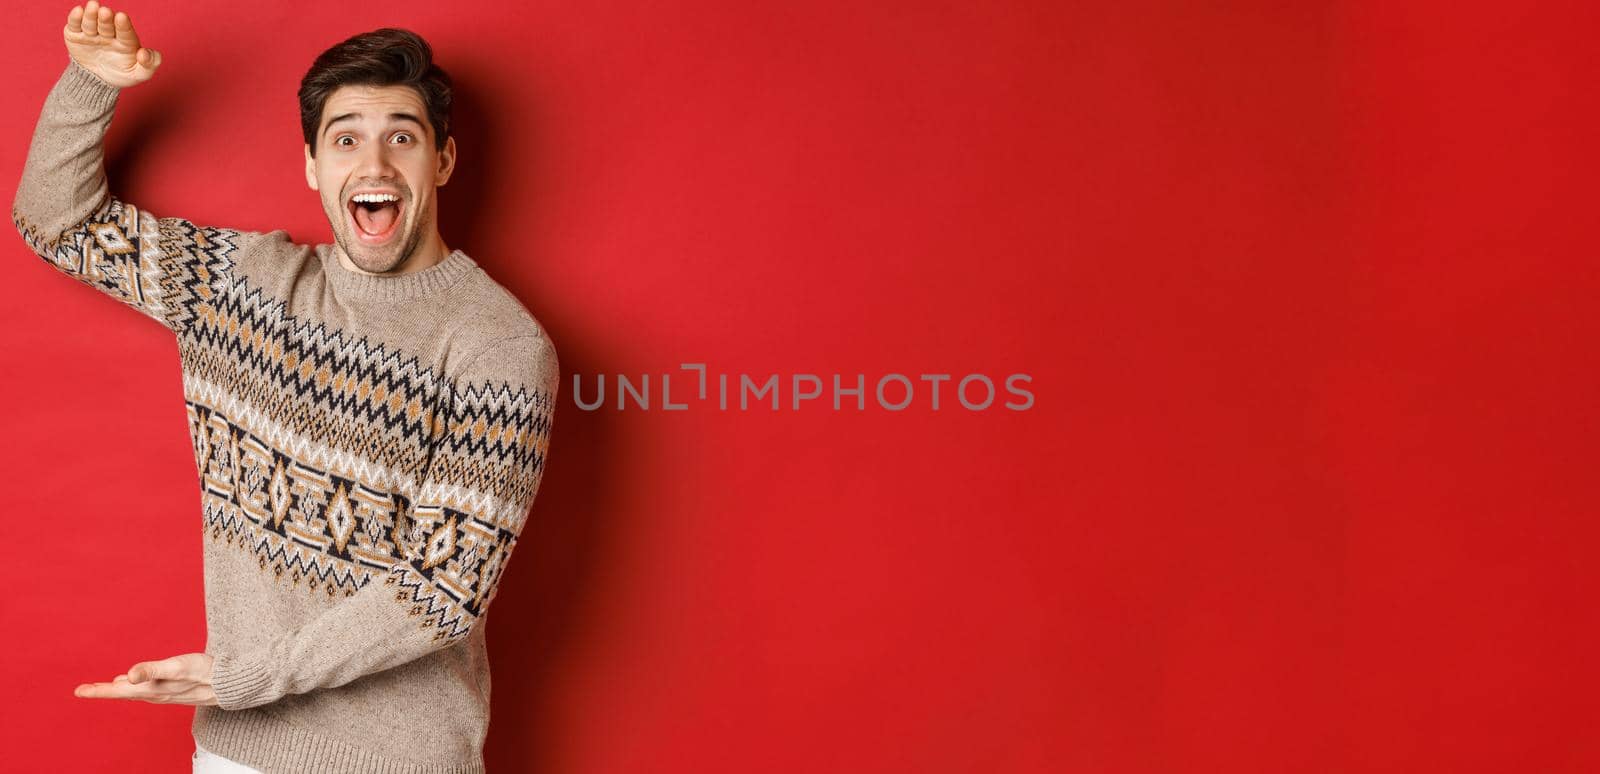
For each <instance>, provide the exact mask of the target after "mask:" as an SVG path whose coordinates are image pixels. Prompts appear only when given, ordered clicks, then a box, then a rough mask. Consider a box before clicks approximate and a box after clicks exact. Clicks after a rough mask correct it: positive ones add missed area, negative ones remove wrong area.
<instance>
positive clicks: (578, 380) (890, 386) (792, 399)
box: [572, 363, 1033, 411]
mask: <svg viewBox="0 0 1600 774" xmlns="http://www.w3.org/2000/svg"><path fill="white" fill-rule="evenodd" d="M679 367H680V369H681V370H684V371H694V372H697V375H698V379H697V380H696V381H697V384H695V385H693V387H692V389H694V392H693V393H692V394H693V395H694V397H682V396H686V395H690V394H691V393H690V392H689V391H687V390H685V391H683V392H680V402H677V403H674V402H673V399H672V376H673V375H672V374H671V373H663V374H648V373H645V374H639V375H638V376H637V379H634V378H630V377H629V376H628V375H627V374H615V375H614V376H615V378H614V379H613V380H612V388H611V395H612V396H614V399H615V403H614V406H615V408H616V409H617V410H618V411H623V410H627V409H628V408H629V405H628V404H629V402H630V401H632V403H633V408H634V409H635V410H642V411H649V410H651V402H650V395H651V392H650V381H651V380H650V377H651V376H659V377H660V379H658V380H657V382H656V383H657V384H658V385H659V387H660V402H659V403H658V404H656V405H657V410H659V411H687V410H689V408H690V407H691V406H706V407H708V408H709V406H710V405H711V404H710V401H711V399H712V397H715V399H716V406H717V410H718V411H727V410H729V405H730V403H736V404H737V406H738V410H740V411H748V410H749V409H750V406H752V405H754V406H756V407H757V408H760V407H761V405H763V404H770V405H771V407H772V410H773V411H778V410H780V408H788V409H789V410H791V411H800V410H801V407H802V405H804V404H805V403H807V402H808V401H817V400H819V399H821V398H822V397H823V394H824V392H826V390H825V388H824V386H823V385H824V382H823V380H822V377H820V376H818V375H816V374H807V373H797V374H792V375H790V378H788V379H787V380H785V379H783V378H781V377H780V375H779V374H766V375H765V378H762V379H759V380H758V379H757V378H754V377H752V376H750V375H749V374H742V373H741V374H726V373H719V374H715V375H714V376H715V377H716V385H715V389H714V390H713V388H712V386H711V376H713V374H709V373H707V370H706V364H705V363H683V364H681V365H680V366H679ZM678 376H679V377H680V378H681V377H684V376H685V375H684V374H681V373H680V374H678ZM730 376H731V377H733V385H732V388H731V389H730V386H729V377H730ZM832 377H833V379H832V382H833V390H832V403H833V410H834V411H840V410H843V407H844V406H845V405H847V404H851V403H853V404H854V406H855V410H856V411H865V410H866V409H867V395H868V389H867V375H866V374H860V373H858V374H854V375H853V376H852V377H849V378H848V382H847V381H846V378H842V377H843V375H842V374H832ZM593 380H594V384H593V385H592V387H591V389H590V390H589V391H588V392H586V391H585V389H584V377H583V374H573V375H572V397H573V401H574V402H576V403H577V404H578V408H581V409H583V410H584V411H595V410H598V409H601V408H605V407H606V406H607V400H606V395H607V380H606V374H598V375H596V376H595V377H594V378H593ZM1032 381H1033V377H1032V376H1029V375H1028V374H1010V375H1008V376H1006V377H1005V379H1004V380H1003V382H1002V383H1003V384H1004V386H1005V391H1006V392H1007V393H1010V394H1011V395H1014V396H1016V397H1018V398H1020V399H1021V400H1018V401H1012V400H1006V401H1004V402H1002V403H1000V405H1001V406H1003V407H1005V408H1007V409H1010V410H1012V411H1027V410H1028V409H1030V408H1033V392H1032V391H1031V390H1029V389H1027V388H1026V387H1020V386H1018V385H1019V384H1026V383H1030V382H1032ZM946 383H950V384H946ZM784 385H787V386H788V388H789V389H788V392H789V400H788V401H783V400H782V399H781V392H782V389H781V388H782V386H784ZM941 388H944V390H947V391H948V392H947V393H946V394H953V395H954V397H955V401H956V402H957V403H959V404H960V405H961V407H962V408H964V409H966V410H968V411H985V410H988V409H989V408H990V407H991V406H994V405H995V399H996V397H997V394H998V390H997V388H996V387H995V381H994V380H993V379H991V378H989V377H988V376H987V375H986V374H966V375H964V376H962V377H961V378H960V379H959V380H957V379H956V377H955V376H954V375H952V374H918V375H917V376H916V378H915V380H913V379H912V377H910V376H906V375H905V374H898V373H888V374H884V375H883V376H881V377H878V379H877V380H876V383H875V384H874V386H873V388H872V390H871V395H872V397H873V402H874V403H875V405H877V406H878V407H879V408H882V409H884V410H887V411H903V410H905V409H907V408H910V407H911V406H912V405H914V404H916V405H925V406H926V407H927V408H928V409H930V410H932V411H939V410H941V409H942V408H943V407H945V406H948V405H950V401H949V400H948V398H946V399H944V400H941V397H942V396H941ZM713 391H714V392H715V396H712V394H711V393H712V392H713ZM591 393H592V394H591ZM817 405H818V406H819V407H820V405H821V404H817ZM813 410H817V409H816V408H814V409H813Z"/></svg>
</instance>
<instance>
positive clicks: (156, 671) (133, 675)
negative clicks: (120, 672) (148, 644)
mask: <svg viewBox="0 0 1600 774" xmlns="http://www.w3.org/2000/svg"><path fill="white" fill-rule="evenodd" d="M177 676H178V675H177V674H176V670H175V669H174V665H173V664H172V662H171V661H170V660H163V661H141V662H139V663H137V664H134V665H133V668H132V669H129V670H128V682H130V683H143V682H147V681H150V680H160V679H172V678H175V677H177Z"/></svg>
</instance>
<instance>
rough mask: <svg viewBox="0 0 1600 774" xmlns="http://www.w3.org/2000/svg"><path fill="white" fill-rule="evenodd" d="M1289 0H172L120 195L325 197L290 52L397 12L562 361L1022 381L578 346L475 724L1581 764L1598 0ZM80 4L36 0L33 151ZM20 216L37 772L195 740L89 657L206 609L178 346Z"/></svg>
mask: <svg viewBox="0 0 1600 774" xmlns="http://www.w3.org/2000/svg"><path fill="white" fill-rule="evenodd" d="M1312 5H1313V4H1296V3H1242V2H1236V3H1206V4H1195V3H1178V2H1170V3H1153V2H1122V3H1110V4H1108V3H1093V4H1089V3H1085V4H1077V5H1073V4H1066V3H1057V2H1032V3H1020V2H997V1H996V2H981V3H980V2H971V3H967V4H964V5H957V4H942V3H926V2H894V3H868V4H863V3H853V2H851V3H846V2H815V3H808V4H804V9H803V10H802V9H801V8H799V7H796V8H786V7H784V5H783V4H776V3H749V2H715V3H713V2H696V3H636V4H621V3H579V4H543V3H539V4H523V5H515V6H504V5H500V4H478V5H472V4H457V5H455V6H454V7H451V8H448V9H447V8H446V7H445V6H444V4H440V3H422V2H389V3H382V4H374V5H348V4H329V3H312V2H286V3H264V4H256V5H248V4H247V5H241V6H230V7H228V8H227V9H226V10H223V9H222V8H220V7H217V6H212V5H203V6H202V5H200V4H195V5H194V6H193V7H180V6H178V5H176V4H171V3H160V2H153V1H152V2H142V3H139V4H137V5H128V6H122V7H119V10H128V11H130V12H131V13H132V14H133V16H134V21H135V23H136V24H137V25H138V27H139V29H140V31H141V32H142V33H143V35H144V36H145V40H146V42H147V44H148V45H151V46H154V47H156V48H159V49H161V50H162V51H163V52H164V55H165V64H164V66H163V69H162V72H161V73H160V75H159V76H158V77H157V78H156V79H155V80H154V81H153V82H151V83H150V84H146V85H144V86H141V87H139V88H136V89H133V90H130V91H129V92H127V93H126V94H124V95H123V98H122V102H121V103H120V105H119V107H118V113H117V116H118V117H117V120H116V122H115V124H114V125H113V130H112V135H111V140H110V148H111V151H110V152H111V156H112V159H113V163H112V164H111V174H112V180H113V190H115V191H117V192H118V193H119V194H120V195H122V196H124V197H125V198H127V199H128V200H130V201H133V202H134V203H136V204H140V205H142V206H145V207H148V208H149V209H150V210H151V211H152V212H156V213H158V214H160V215H179V216H183V217H187V218H189V219H191V220H195V221H197V222H202V223H208V224H213V225H222V226H230V227H238V228H248V229H254V230H267V229H272V228H280V227H281V228H287V229H289V231H290V232H291V234H292V235H293V236H294V238H296V239H297V240H298V241H301V242H325V241H328V240H329V238H330V237H329V232H328V227H327V224H326V222H325V220H324V218H323V215H322V212H321V210H320V209H319V207H318V202H317V198H316V196H315V194H314V193H312V192H311V191H309V190H308V189H306V187H305V183H304V179H303V174H302V161H301V159H302V156H301V146H300V139H299V137H300V135H299V126H298V123H297V114H296V103H295V99H294V90H295V88H296V87H297V85H298V80H299V78H300V76H301V75H302V74H303V73H304V71H305V68H306V67H307V66H308V65H309V63H310V61H311V59H312V58H313V57H314V56H315V55H316V54H317V53H318V52H320V51H321V50H322V49H323V48H325V47H327V46H329V45H331V44H333V43H335V42H337V41H338V40H340V39H342V38H343V37H345V36H347V35H350V34H354V33H356V32H360V31H365V30H368V29H372V28H375V27H379V26H404V27H409V28H412V29H415V30H417V31H418V32H420V33H422V34H423V35H424V36H426V37H427V38H428V39H429V40H430V41H431V42H432V43H433V44H434V46H435V48H436V51H437V54H438V56H439V59H440V61H441V62H442V63H443V64H444V65H445V66H446V67H447V69H449V70H450V72H451V73H452V74H453V75H454V76H455V77H456V79H457V81H458V85H459V89H460V97H459V99H460V106H459V107H458V114H457V122H458V130H457V141H458V143H459V149H460V168H459V171H458V173H457V177H456V178H455V179H454V180H452V181H451V183H450V185H449V186H447V187H446V188H445V189H444V190H443V191H442V192H441V196H442V200H443V203H444V207H445V217H444V223H443V230H444V236H445V239H446V241H447V242H448V243H449V244H450V245H451V246H452V247H462V248H464V249H465V250H467V251H468V253H469V254H470V255H472V256H473V257H474V258H476V259H478V261H479V262H480V263H481V264H482V265H484V266H485V267H486V268H487V269H488V270H489V271H490V273H491V274H493V275H494V276H495V277H496V278H497V279H499V280H500V281H501V282H502V283H503V284H505V285H507V286H508V287H510V288H511V289H513V290H514V291H515V292H516V293H517V294H518V295H519V297H520V298H522V300H523V301H524V303H526V304H527V305H528V306H529V308H530V309H532V310H533V311H534V313H535V314H536V315H537V316H538V317H539V318H540V320H541V321H542V322H543V323H544V324H545V325H546V327H547V328H548V329H549V330H550V331H551V334H552V336H553V338H554V339H555V340H556V343H557V345H558V348H559V351H560V354H561V360H562V365H563V368H564V370H565V372H566V373H567V374H568V375H569V377H570V375H572V374H583V375H584V376H585V377H586V378H592V377H593V376H594V375H595V374H599V373H606V374H613V375H614V374H617V373H623V374H629V375H635V376H636V375H638V374H640V373H645V372H648V373H653V374H659V373H662V372H667V371H676V370H677V368H678V364H680V363H683V362H705V363H707V364H708V367H709V368H710V369H711V370H712V372H713V373H729V374H739V373H748V374H751V375H752V376H754V377H756V378H758V379H759V378H764V377H765V376H766V375H768V374H771V373H778V374H780V377H781V378H782V379H785V380H786V379H788V377H789V375H792V374H795V373H813V374H819V375H821V376H822V377H823V378H824V379H830V377H831V375H832V374H834V373H840V374H844V375H845V378H846V379H853V375H854V374H856V373H864V374H866V375H867V379H868V383H869V389H870V384H871V382H872V380H874V379H876V378H877V377H878V376H881V375H882V374H885V373H890V372H897V373H905V374H912V375H915V374H919V373H952V374H954V375H955V376H956V378H960V376H962V375H965V374H967V373H984V374H987V375H989V376H990V377H991V378H993V379H995V380H996V382H999V381H1001V380H1002V379H1003V378H1004V377H1005V376H1006V375H1008V374H1011V373H1027V374H1030V375H1031V376H1032V377H1033V382H1032V384H1031V385H1030V386H1031V389H1032V391H1033V392H1034V394H1035V404H1034V406H1033V408H1032V409H1030V410H1027V411H1021V412H1018V411H1010V410H1006V409H1004V408H1001V407H1000V406H999V402H998V400H997V403H996V405H995V406H993V407H991V408H990V409H989V410H987V411H983V412H971V411H967V410H965V409H962V408H960V406H959V405H958V404H955V403H954V402H953V401H952V400H951V399H950V395H949V394H948V393H947V394H946V395H945V396H944V401H943V402H942V404H941V409H940V410H939V411H937V412H936V411H932V410H931V409H930V407H929V404H928V402H927V401H926V400H925V399H924V400H919V401H918V402H917V403H916V404H914V405H913V407H912V408H910V409H908V410H906V411H903V412H888V411H885V410H882V409H880V408H876V407H873V406H871V405H870V403H869V408H868V410H867V411H865V412H857V411H855V410H854V409H850V408H847V409H846V410H844V411H840V412H838V413H834V412H832V411H831V401H830V400H828V399H827V397H826V396H825V398H824V399H823V400H818V401H812V402H811V403H809V404H807V405H806V406H804V407H802V409H801V410H799V411H794V410H790V409H789V408H787V407H786V408H785V409H784V410H782V411H779V412H772V411H771V410H770V409H765V408H764V409H761V410H751V411H749V412H744V413H740V412H737V411H730V412H726V413H721V412H718V411H716V410H715V409H714V403H713V404H710V405H698V406H695V407H694V408H692V409H691V410H689V411H685V412H662V411H659V410H654V411H649V412H643V411H637V410H628V411H617V410H616V409H615V407H614V406H612V407H609V408H607V409H604V410H599V411H593V412H585V411H581V410H579V409H577V407H576V406H575V405H574V404H573V403H572V401H571V392H570V390H571V382H570V380H569V381H568V382H566V383H564V385H563V389H564V390H565V391H567V394H566V395H565V396H564V397H563V400H562V406H561V408H560V411H559V413H558V415H557V418H556V422H555V435H554V444H553V447H552V451H551V457H550V462H549V466H548V472H547V477H546V479H545V485H544V488H543V490H542V492H541V493H540V495H539V498H538V500H537V502H536V504H535V506H534V509H533V516H532V520H531V522H530V526H529V528H528V530H529V531H528V532H527V533H526V534H525V537H524V542H523V543H522V548H520V549H519V554H518V556H519V558H518V559H516V560H514V561H513V563H512V565H511V568H512V569H511V571H510V573H509V574H508V576H507V578H506V581H505V583H506V586H505V587H504V589H503V590H502V592H501V594H500V595H499V596H498V597H497V599H496V603H495V608H494V609H495V610H497V611H498V612H497V613H496V614H495V615H494V616H492V617H491V618H490V620H491V621H492V626H491V627H490V648H491V653H492V655H493V657H494V685H495V690H494V708H493V722H492V726H491V733H490V737H489V742H488V759H489V766H490V769H491V770H496V771H501V772H522V771H527V772H624V771H628V772H638V771H646V772H667V771H696V772H707V771H712V772H743V771H751V770H762V771H781V772H816V771H849V772H857V771H859V772H908V773H909V772H1047V771H1048V772H1066V771H1070V772H1147V771H1148V772H1168V771H1227V772H1240V771H1261V772H1280V771H1452V772H1462V771H1483V772H1500V771H1513V770H1514V771H1545V772H1551V771H1592V770H1594V769H1595V768H1596V766H1597V765H1600V742H1597V741H1596V738H1595V735H1594V733H1593V730H1594V727H1595V724H1596V720H1597V717H1596V715H1597V712H1596V709H1595V708H1596V703H1595V700H1594V698H1593V697H1594V695H1595V690H1594V689H1595V688H1596V680H1595V677H1596V674H1595V672H1596V668H1595V666H1594V661H1595V658H1594V652H1593V651H1594V645H1595V641H1594V637H1593V631H1594V628H1595V620H1594V619H1595V614H1594V612H1593V592H1594V590H1595V584H1594V582H1593V572H1592V571H1591V569H1590V555H1591V553H1592V552H1593V550H1594V546H1595V537H1596V528H1595V526H1594V522H1593V517H1594V508H1595V505H1596V500H1597V497H1596V494H1597V492H1596V488H1595V486H1594V484H1593V473H1592V472H1591V468H1592V466H1593V463H1594V461H1595V459H1596V455H1595V451H1596V442H1595V430H1596V420H1597V412H1596V408H1595V395H1596V388H1597V386H1600V385H1597V379H1596V371H1595V369H1594V367H1593V365H1592V363H1593V356H1592V351H1593V348H1594V344H1593V342H1594V341H1595V336H1596V334H1597V333H1600V331H1597V328H1600V316H1597V315H1596V313H1595V312H1594V307H1593V298H1594V297H1595V296H1596V293H1597V291H1600V276H1597V273H1596V271H1595V269H1594V250H1593V245H1594V231H1595V223H1596V219H1595V217H1594V213H1593V210H1594V203H1595V195H1594V191H1593V185H1592V181H1593V180H1594V178H1595V158H1594V152H1593V147H1594V143H1593V138H1592V135H1593V132H1594V120H1593V119H1594V118H1595V116H1596V108H1595V105H1596V100H1595V98H1594V87H1593V83H1594V82H1595V68H1594V64H1595V58H1594V54H1593V52H1594V43H1593V38H1594V33H1595V31H1596V29H1597V26H1596V22H1597V19H1596V12H1595V11H1594V10H1592V9H1593V6H1592V5H1590V4H1585V3H1566V4H1543V5H1539V6H1538V7H1532V6H1531V5H1530V4H1492V5H1491V4H1484V5H1482V6H1481V7H1474V6H1472V5H1463V4H1461V3H1442V2H1437V3H1417V4H1404V6H1403V7H1402V6H1401V5H1399V4H1392V3H1383V4H1380V3H1366V4H1326V5H1325V6H1324V7H1320V8H1317V7H1311V6H1312ZM1319 5H1320V4H1319ZM1198 6H1204V7H1198ZM114 7H116V6H114ZM69 8H70V6H69V5H67V4H60V5H59V7H52V5H51V4H48V3H44V4H40V3H29V4H27V6H26V7H23V8H18V9H15V10H14V11H13V13H11V14H10V15H8V18H7V25H8V28H9V29H8V30H7V33H6V37H5V41H6V44H7V45H6V53H7V56H6V60H7V64H6V67H7V73H8V77H7V79H6V80H7V83H6V86H5V87H4V88H5V89H6V92H5V107H6V111H5V113H4V118H3V121H0V133H3V136H0V172H3V174H4V179H6V180H10V181H12V183H11V184H12V185H14V183H15V180H16V179H17V178H16V176H17V174H18V173H19V172H20V168H21V164H22V160H23V156H24V153H25V151H26V147H27V141H28V138H29V136H30V135H31V132H32V126H33V122H34V120H35V118H36V117H37V114H38V108H39V105H40V103H41V102H42V100H43V98H44V95H45V93H46V91H47V90H48V88H49V87H50V85H51V84H53V83H54V81H55V79H56V78H57V77H58V76H59V75H60V72H61V70H62V68H63V67H64V66H65V64H66V55H65V52H64V50H63V48H62V44H61V40H60V32H59V29H60V26H61V24H62V23H63V21H64V19H65V15H66V11H67V10H68V9H69ZM0 253H3V255H4V259H5V263H6V265H8V266H9V268H8V269H6V271H5V275H4V276H5V279H6V290H7V291H9V294H10V301H9V302H8V303H5V304H3V305H0V332H3V333H0V336H3V339H0V343H3V345H4V349H3V356H0V357H3V361H0V369H3V371H4V373H6V374H7V375H8V378H6V379H5V380H3V383H0V384H3V386H0V400H3V401H4V405H6V406H7V407H8V411H7V417H8V422H7V425H8V427H7V430H8V432H7V440H8V442H7V443H6V444H5V447H4V450H3V452H0V453H3V455H4V458H3V459H0V469H3V470H4V471H5V472H4V474H3V475H4V478H5V480H6V481H7V483H6V486H5V492H4V494H5V498H4V499H5V503H6V507H7V509H8V513H7V517H6V518H4V519H0V539H3V541H4V545H5V547H6V555H7V561H5V562H4V563H3V564H0V573H3V577H0V580H3V583H4V593H3V596H0V600H3V604H4V612H5V615H4V620H5V621H6V623H7V626H8V627H9V634H8V635H7V637H6V640H7V647H6V651H7V656H8V657H7V658H6V665H7V666H6V674H5V688H6V695H7V698H6V700H5V701H6V706H5V722H4V724H3V725H0V729H3V730H0V734H3V735H4V737H5V738H4V747H5V748H6V750H7V753H8V755H9V756H10V758H11V759H10V760H8V761H7V762H6V766H7V767H10V768H13V769H14V770H18V771H32V770H54V771H83V772H91V771H94V772H98V771H107V770H126V771H132V770H141V771H143V770H149V771H156V770H162V771H173V770H182V769H183V768H184V767H186V766H187V764H186V763H185V762H184V761H185V759H186V758H187V757H188V755H189V752H190V751H191V750H192V742H191V741H190V739H189V737H188V724H189V720H190V715H191V710H189V709H188V708H183V707H170V706H156V705H149V704H144V703H136V702H119V701H106V700H98V701H97V700H87V699H78V698H75V697H74V696H73V695H72V688H73V686H75V685H77V684H78V683H80V682H86V681H98V680H108V679H110V678H111V677H112V676H113V675H115V674H117V673H119V672H121V671H124V670H126V669H127V667H128V666H130V665H131V664H132V663H134V662H136V661H139V660H147V659H154V658H161V657H165V656H168V655H174V654H177V653H183V652H191V651H194V650H198V649H200V648H201V647H202V646H203V643H204V633H205V630H204V620H203V608H202V604H201V593H202V587H201V568H200V551H199V549H200V543H199V541H200V535H199V531H198V530H197V529H195V526H196V522H197V519H198V509H197V501H198V497H197V495H198V491H197V486H198V485H197V483H196V481H195V476H194V467H193V465H194V463H193V457H192V451H191V448H190V445H189V441H188V438H187V437H186V435H185V427H184V422H183V404H182V396H181V384H180V380H179V373H178V369H177V359H176V346H175V343H174V342H173V341H172V339H171V338H170V334H168V333H167V332H166V331H165V330H163V329H162V328H160V327H159V326H157V325H155V324H154V323H153V322H150V321H148V320H145V319H144V318H142V317H140V316H138V315H137V314H136V313H135V312H133V311H132V310H129V309H126V308H123V307H121V306H120V305H118V304H116V303H115V302H113V301H111V300H109V299H106V298H102V297H98V296H96V295H95V294H94V293H93V292H92V291H90V290H88V289H86V288H83V287H81V286H77V285H76V284H74V283H72V282H71V281H70V280H68V279H65V278H63V277H61V276H59V275H56V274H54V273H53V272H52V271H51V270H50V269H49V267H48V266H46V265H45V264H44V263H43V262H41V261H39V259H37V258H35V257H33V256H31V254H29V253H28V252H27V249H26V247H25V246H24V245H23V243H22V241H21V239H20V237H19V238H14V239H12V240H11V241H10V242H9V243H7V244H5V245H4V247H3V249H0ZM683 383H684V384H687V383H688V382H687V381H685V382H683ZM678 386H679V385H678V384H675V385H674V387H678ZM947 386H948V385H947ZM680 396H681V393H680V394H675V396H674V397H675V398H679V397H680ZM868 398H869V401H870V399H871V395H870V393H869V395H868ZM1004 399H1005V396H1002V397H1001V398H1000V400H1004ZM785 401H786V402H787V395H786V396H785ZM846 405H847V406H851V405H853V404H848V403H847V404H846Z"/></svg>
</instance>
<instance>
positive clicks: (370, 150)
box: [355, 142, 396, 180]
mask: <svg viewBox="0 0 1600 774" xmlns="http://www.w3.org/2000/svg"><path fill="white" fill-rule="evenodd" d="M390 162H391V159H390V150H389V146H388V144H387V143H381V142H376V143H367V145H366V147H364V148H362V149H361V150H360V151H359V152H358V155H357V157H356V168H355V175H356V177H364V178H371V179H374V180H387V179H389V178H392V177H394V176H395V174H396V173H395V169H394V166H393V164H391V163H390Z"/></svg>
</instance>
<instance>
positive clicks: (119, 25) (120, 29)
mask: <svg viewBox="0 0 1600 774" xmlns="http://www.w3.org/2000/svg"><path fill="white" fill-rule="evenodd" d="M112 26H113V29H114V30H115V32H116V36H117V40H120V41H122V42H123V43H129V44H132V45H134V46H137V45H139V36H138V35H136V34H134V32H133V20H132V19H129V18H128V15H127V14H125V13H123V12H122V11H117V15H116V16H114V17H112Z"/></svg>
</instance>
